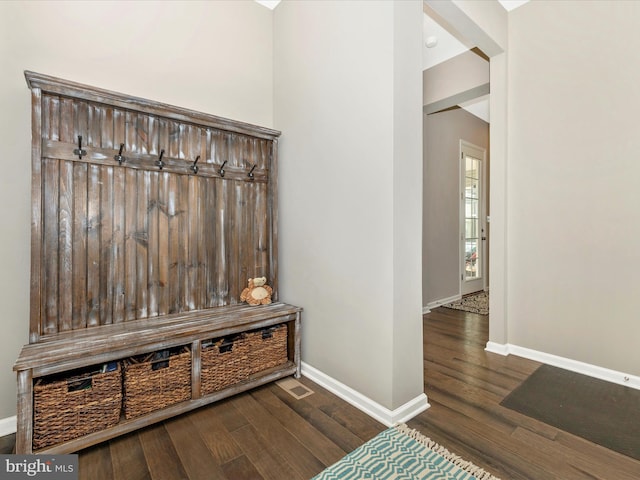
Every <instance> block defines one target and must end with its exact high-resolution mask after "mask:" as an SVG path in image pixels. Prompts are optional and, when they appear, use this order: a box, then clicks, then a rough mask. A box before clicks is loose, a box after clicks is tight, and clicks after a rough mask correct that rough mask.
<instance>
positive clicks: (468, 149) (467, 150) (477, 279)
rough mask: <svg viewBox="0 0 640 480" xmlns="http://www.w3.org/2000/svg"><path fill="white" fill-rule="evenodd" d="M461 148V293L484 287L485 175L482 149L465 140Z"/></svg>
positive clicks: (461, 143) (475, 290) (464, 293)
mask: <svg viewBox="0 0 640 480" xmlns="http://www.w3.org/2000/svg"><path fill="white" fill-rule="evenodd" d="M460 147H461V155H460V157H461V163H460V170H461V190H462V192H461V202H462V204H461V207H460V217H461V218H460V222H461V226H460V230H461V233H460V240H461V248H460V250H461V255H462V258H461V266H462V272H461V275H460V279H461V289H460V290H461V293H462V295H466V294H468V293H473V292H477V291H479V290H483V289H484V278H483V272H484V268H485V265H484V263H485V262H484V243H483V240H484V227H485V225H484V217H483V209H484V197H483V195H484V186H483V185H484V184H483V181H484V178H483V177H484V175H483V160H484V156H485V152H484V150H482V149H479V148H478V147H474V146H472V145H470V144H467V143H466V142H460Z"/></svg>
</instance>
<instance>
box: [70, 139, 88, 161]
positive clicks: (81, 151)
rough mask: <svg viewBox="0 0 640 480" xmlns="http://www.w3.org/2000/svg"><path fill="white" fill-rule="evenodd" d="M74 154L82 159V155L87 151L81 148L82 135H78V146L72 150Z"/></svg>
mask: <svg viewBox="0 0 640 480" xmlns="http://www.w3.org/2000/svg"><path fill="white" fill-rule="evenodd" d="M73 154H74V155H78V158H79V159H80V160H82V156H83V155H86V154H87V151H86V150H84V149H83V148H82V135H78V148H76V149H75V150H74V151H73Z"/></svg>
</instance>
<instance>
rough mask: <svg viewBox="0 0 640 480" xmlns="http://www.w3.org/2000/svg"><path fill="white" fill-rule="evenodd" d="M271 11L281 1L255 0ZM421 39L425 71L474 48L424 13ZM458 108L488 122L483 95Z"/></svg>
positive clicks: (506, 3) (521, 0) (509, 5)
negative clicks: (431, 44) (429, 45)
mask: <svg viewBox="0 0 640 480" xmlns="http://www.w3.org/2000/svg"><path fill="white" fill-rule="evenodd" d="M255 1H256V2H258V3H259V4H260V5H263V6H265V7H267V8H269V9H271V10H273V9H275V8H276V7H277V6H278V4H279V3H280V1H281V0H255ZM528 1H529V0H498V2H500V4H501V5H502V6H503V7H504V9H505V10H507V11H511V10H513V9H514V8H518V7H519V6H520V5H523V4H525V3H527V2H528ZM423 17H424V20H423V32H424V34H423V39H424V44H423V47H422V69H423V70H426V69H427V68H431V67H433V66H434V65H437V64H439V63H442V62H444V61H446V60H449V59H450V58H453V57H455V56H456V55H460V54H461V53H464V52H466V51H467V50H469V49H471V48H473V47H475V45H471V44H469V43H468V42H466V41H465V39H464V38H462V37H461V36H460V35H459V34H457V33H456V32H453V31H451V30H447V29H446V28H444V27H443V26H441V25H440V24H439V23H438V22H437V21H435V20H434V19H433V18H431V17H430V16H429V15H427V14H426V13H425V14H424V15H423ZM431 42H435V45H434V46H432V47H429V48H428V47H427V45H426V44H427V43H431ZM460 107H462V108H464V109H465V110H467V111H469V112H470V113H472V114H473V115H476V116H477V117H480V118H482V119H483V120H484V121H486V122H489V96H488V95H484V96H482V97H480V98H478V99H475V100H472V101H470V102H466V103H464V104H461V105H460Z"/></svg>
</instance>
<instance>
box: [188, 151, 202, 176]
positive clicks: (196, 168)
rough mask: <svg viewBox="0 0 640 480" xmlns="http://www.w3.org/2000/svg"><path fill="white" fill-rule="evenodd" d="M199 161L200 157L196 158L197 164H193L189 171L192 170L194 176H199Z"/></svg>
mask: <svg viewBox="0 0 640 480" xmlns="http://www.w3.org/2000/svg"><path fill="white" fill-rule="evenodd" d="M198 160H200V155H198V156H197V157H196V160H195V162H193V165H191V166H190V167H189V170H191V171H192V172H193V174H194V175H197V174H198V165H196V164H197V163H198Z"/></svg>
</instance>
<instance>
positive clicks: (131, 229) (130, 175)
mask: <svg viewBox="0 0 640 480" xmlns="http://www.w3.org/2000/svg"><path fill="white" fill-rule="evenodd" d="M137 180H138V179H137V172H136V171H135V170H129V169H127V170H126V173H125V261H124V279H125V290H124V299H125V301H124V305H125V315H124V319H125V321H128V320H133V319H135V318H136V314H137V309H136V306H137V301H138V295H137V294H136V286H137V261H136V254H137V245H136V227H137V213H138V209H137V203H138V196H137Z"/></svg>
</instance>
